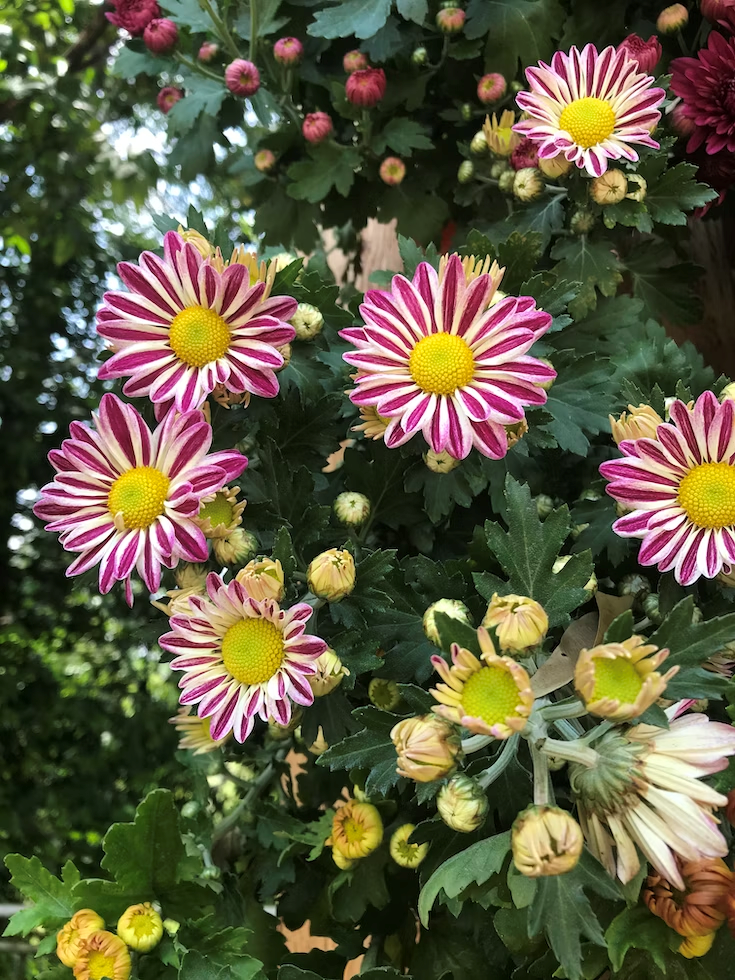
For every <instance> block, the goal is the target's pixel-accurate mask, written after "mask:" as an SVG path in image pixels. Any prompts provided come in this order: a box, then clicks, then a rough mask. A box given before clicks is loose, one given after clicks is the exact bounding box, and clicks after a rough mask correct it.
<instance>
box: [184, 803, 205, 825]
mask: <svg viewBox="0 0 735 980" xmlns="http://www.w3.org/2000/svg"><path fill="white" fill-rule="evenodd" d="M201 810H202V806H201V803H199V802H198V801H197V800H187V801H186V803H184V805H183V806H182V808H181V816H182V817H183V818H184V819H185V820H193V819H194V817H196V816H197V814H199V813H201Z"/></svg>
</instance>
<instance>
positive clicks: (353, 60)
mask: <svg viewBox="0 0 735 980" xmlns="http://www.w3.org/2000/svg"><path fill="white" fill-rule="evenodd" d="M342 67H343V68H344V70H345V71H346V72H347V74H348V75H351V74H352V73H353V72H355V71H363V70H364V69H365V68H367V67H368V60H367V55H366V54H363V53H362V51H357V50H354V51H348V52H347V54H346V55H345V56H344V58H343V59H342Z"/></svg>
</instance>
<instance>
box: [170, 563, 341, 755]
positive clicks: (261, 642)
mask: <svg viewBox="0 0 735 980" xmlns="http://www.w3.org/2000/svg"><path fill="white" fill-rule="evenodd" d="M207 593H208V598H202V597H201V596H192V597H191V598H190V599H189V606H190V609H191V612H190V613H189V615H188V616H172V617H171V619H170V620H169V624H170V626H171V627H172V630H171V632H170V633H165V634H164V635H163V636H162V637H161V639H160V640H159V643H160V644H161V646H162V647H163V649H164V650H168V651H169V653H174V654H176V657H175V659H174V660H172V662H171V668H172V669H173V670H182V671H184V676H183V677H182V678H181V680H180V681H179V687H180V688H182V692H183V693H182V694H181V697H180V698H179V700H180V702H181V704H184V705H189V704H198V705H199V709H198V712H199V717H200V718H211V727H210V735H211V737H212V738H213V739H214V740H215V741H219V740H220V739H222V738H224V736H225V735H226V734H227V733H228V732H229V731H232V732H233V733H234V736H235V738H236V739H237V741H238V742H244V741H245V739H246V738H247V737H248V735H249V734H250V732H251V731H252V730H253V725H254V724H255V716H256V715H259V716H260V717H261V718H262V719H263V720H264V721H267V720H268V719H272V720H273V721H276V722H277V723H278V724H279V725H287V724H288V723H289V721H290V720H291V702H296V704H312V703H313V701H314V695H313V693H312V690H311V688H310V687H309V682H308V680H307V677H308V676H310V675H311V674H314V673H316V665H315V661H316V659H317V657H319V655H320V654H322V653H324V651H325V650H326V649H327V644H326V643H325V642H324V640H321V639H319V637H318V636H310V635H308V634H307V633H305V632H304V630H305V628H306V623H307V621H308V620H309V619H310V617H311V615H312V612H313V610H312V608H311V606H309V605H307V604H306V603H305V602H300V603H297V604H296V605H295V606H291V608H290V609H281V608H280V607H279V606H278V603H277V602H275V600H273V599H261V600H257V599H253V598H252V597H251V596H250V595H249V594H248V592H247V589H246V587H245V585H244V584H243V583H242V582H238V581H237V579H233V580H232V581H231V582H228V583H227V584H226V585H225V583H224V582H223V581H222V579H221V578H220V576H219V575H216V574H214V573H212V574H211V575H210V576H209V577H208V579H207Z"/></svg>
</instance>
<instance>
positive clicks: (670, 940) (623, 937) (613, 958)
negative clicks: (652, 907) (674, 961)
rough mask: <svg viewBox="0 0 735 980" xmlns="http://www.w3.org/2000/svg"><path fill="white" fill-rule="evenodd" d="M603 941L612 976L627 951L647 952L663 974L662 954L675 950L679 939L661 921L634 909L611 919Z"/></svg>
mask: <svg viewBox="0 0 735 980" xmlns="http://www.w3.org/2000/svg"><path fill="white" fill-rule="evenodd" d="M605 942H606V943H607V951H608V955H609V957H610V962H611V963H612V966H613V970H614V971H615V972H616V973H617V972H619V970H620V968H621V967H622V965H623V962H624V960H625V954H626V953H627V952H628V950H629V949H645V950H647V951H648V953H650V955H651V957H652V958H653V960H654V962H655V963H656V965H657V966H658V967H659V969H661V970H663V972H664V973H665V972H666V961H667V957H666V953H668V952H669V951H670V950H674V949H678V947H679V946H680V945H681V942H682V939H681V936H680V935H678V933H676V932H674V930H673V929H670V928H669V927H668V926H667V925H666V923H665V922H664V921H663V919H659V918H658V917H657V916H655V915H652V914H651V913H650V912H649V911H648V909H647V908H643V907H641V906H636V907H635V908H631V909H625V910H624V911H623V912H621V913H620V914H619V915H616V916H615V918H614V919H613V920H612V922H611V923H610V925H609V926H608V928H607V931H606V932H605Z"/></svg>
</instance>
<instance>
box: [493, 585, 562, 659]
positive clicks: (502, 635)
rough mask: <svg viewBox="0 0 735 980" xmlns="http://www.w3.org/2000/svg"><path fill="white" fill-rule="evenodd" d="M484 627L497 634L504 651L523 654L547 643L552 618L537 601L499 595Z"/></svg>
mask: <svg viewBox="0 0 735 980" xmlns="http://www.w3.org/2000/svg"><path fill="white" fill-rule="evenodd" d="M482 625H483V626H485V627H486V628H488V629H489V628H491V627H492V628H493V629H494V630H495V633H496V635H497V637H498V643H499V644H500V649H501V650H503V651H506V650H508V651H510V652H512V653H520V652H521V651H523V650H527V649H528V648H529V647H535V646H537V645H538V644H539V643H540V642H541V641H542V640H543V638H544V637H545V636H546V633H547V631H548V629H549V617H548V616H547V615H546V612H545V610H544V607H543V606H542V605H541V604H540V603H538V602H536V601H535V599H529V598H528V596H523V595H502V596H501V595H498V593H497V592H496V593H495V594H494V595H493V597H492V599H491V600H490V605H489V606H488V607H487V612H486V613H485V616H484V618H483V620H482Z"/></svg>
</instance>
